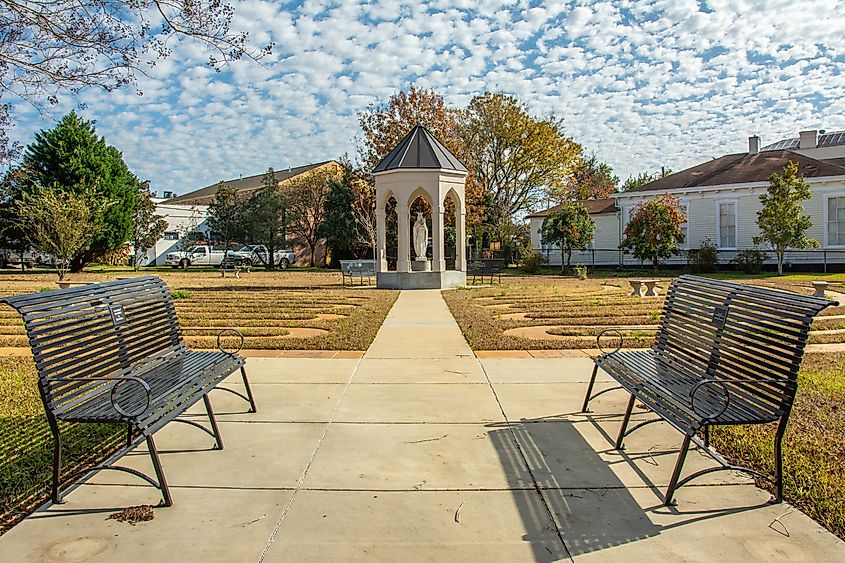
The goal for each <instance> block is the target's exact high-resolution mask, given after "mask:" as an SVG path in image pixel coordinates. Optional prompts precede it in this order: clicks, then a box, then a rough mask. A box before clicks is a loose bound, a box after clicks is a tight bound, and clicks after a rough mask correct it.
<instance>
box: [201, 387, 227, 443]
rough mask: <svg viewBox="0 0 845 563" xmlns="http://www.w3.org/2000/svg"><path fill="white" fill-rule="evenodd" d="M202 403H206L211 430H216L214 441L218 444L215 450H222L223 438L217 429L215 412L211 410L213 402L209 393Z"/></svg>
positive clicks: (203, 397)
mask: <svg viewBox="0 0 845 563" xmlns="http://www.w3.org/2000/svg"><path fill="white" fill-rule="evenodd" d="M202 401H203V402H204V403H205V410H206V412H207V413H208V422H209V423H211V429H212V430H214V441H215V442H217V444H216V445H215V446H214V449H215V450H222V449H223V438H221V437H220V429H219V428H218V427H217V419H216V418H214V410H213V409H212V408H211V401H210V400H209V398H208V393H206V394H205V395H203V396H202Z"/></svg>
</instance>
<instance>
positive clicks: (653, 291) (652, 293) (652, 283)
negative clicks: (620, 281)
mask: <svg viewBox="0 0 845 563" xmlns="http://www.w3.org/2000/svg"><path fill="white" fill-rule="evenodd" d="M628 281H629V283H630V284H631V289H632V290H633V291H632V292H631V297H656V296H657V283H658V282H659V281H660V280H628ZM643 290H645V291H643Z"/></svg>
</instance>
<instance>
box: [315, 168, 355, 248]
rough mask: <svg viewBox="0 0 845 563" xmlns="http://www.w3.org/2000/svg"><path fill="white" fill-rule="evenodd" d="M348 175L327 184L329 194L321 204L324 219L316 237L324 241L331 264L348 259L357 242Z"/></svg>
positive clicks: (353, 198) (353, 203) (353, 200)
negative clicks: (330, 257) (330, 256)
mask: <svg viewBox="0 0 845 563" xmlns="http://www.w3.org/2000/svg"><path fill="white" fill-rule="evenodd" d="M348 180H349V175H348V174H344V177H343V179H335V180H331V181H330V182H329V193H328V194H327V195H326V199H325V201H324V202H323V208H324V214H325V219H324V221H323V224H322V225H320V228H319V229H318V236H319V237H320V238H325V239H326V245H327V246H328V248H329V250H330V251H331V255H332V262H334V261H336V260H341V259H344V258H349V257H350V256H351V255H352V253H353V252H354V250H355V243H356V241H357V236H356V225H355V213H354V205H355V194H354V193H353V192H352V188H351V187H350V185H349V182H348Z"/></svg>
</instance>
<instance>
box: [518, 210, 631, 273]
mask: <svg viewBox="0 0 845 563" xmlns="http://www.w3.org/2000/svg"><path fill="white" fill-rule="evenodd" d="M580 203H581V204H582V205H583V206H584V207H586V208H587V212H588V213H589V214H590V217H592V218H593V221H595V223H596V228H595V231H594V233H593V240H592V242H591V243H590V245H589V247H588V250H587V251H586V252H573V253H572V264H588V265H594V264H618V263H619V259H620V252H619V250H618V247H619V208H618V207H617V206H616V200H615V199H613V198H607V199H584V200H581V201H580ZM559 207H560V206H559V205H556V206H554V207H551V208H549V209H545V210H543V211H539V212H537V213H532V214H531V215H529V216H528V217H527V219H528V222H529V229H530V231H531V248H534V249H536V250H539V251H540V252H542V253H543V254H544V255H545V256H546V258H547V259H548V261H549V264H552V265H556V266H559V265H560V264H561V253H560V248H559V247H558V246H557V245H554V244H545V243H544V242H543V237H542V236H541V235H540V228H541V227H542V226H543V221H544V220H545V219H546V217H547V216H548V215H549V214H550V213H553V212H555V211H557V209H558V208H559Z"/></svg>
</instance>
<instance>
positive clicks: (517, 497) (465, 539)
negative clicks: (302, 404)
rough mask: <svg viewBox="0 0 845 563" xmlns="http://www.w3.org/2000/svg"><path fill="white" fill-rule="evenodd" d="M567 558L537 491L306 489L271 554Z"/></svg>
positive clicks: (297, 557) (304, 557)
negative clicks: (352, 490) (361, 490)
mask: <svg viewBox="0 0 845 563" xmlns="http://www.w3.org/2000/svg"><path fill="white" fill-rule="evenodd" d="M362 515H366V517H362ZM561 559H567V555H566V552H565V550H564V547H563V544H562V543H561V541H560V539H559V537H558V536H557V533H556V530H555V528H554V526H553V524H552V523H551V519H550V517H549V514H548V512H547V511H546V510H545V507H544V506H543V504H542V502H541V500H540V498H539V496H538V495H537V493H536V492H535V491H513V492H510V491H488V492H475V491H450V492H431V491H415V492H382V491H379V492H348V491H330V492H327V491H308V490H305V491H301V492H300V494H299V496H297V498H296V500H295V501H294V503H293V506H292V507H291V511H290V513H289V514H288V515H287V517H286V518H285V521H284V524H283V526H282V528H281V530H280V533H279V535H278V536H277V537H276V541H275V542H274V544H273V546H272V547H271V548H270V550H269V552H268V556H267V559H266V561H268V562H275V561H352V560H365V561H374V562H375V561H384V562H390V563H393V562H395V561H403V562H405V561H408V562H416V561H467V562H476V561H559V560H561Z"/></svg>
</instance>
